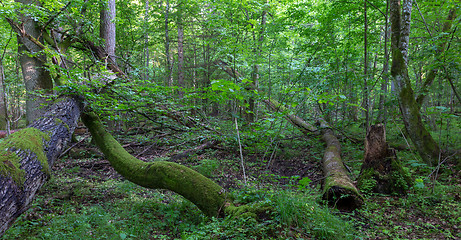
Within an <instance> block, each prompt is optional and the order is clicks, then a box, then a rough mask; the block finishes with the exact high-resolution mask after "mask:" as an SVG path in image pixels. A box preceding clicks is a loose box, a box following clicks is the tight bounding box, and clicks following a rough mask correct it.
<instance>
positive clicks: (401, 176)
mask: <svg viewBox="0 0 461 240" xmlns="http://www.w3.org/2000/svg"><path fill="white" fill-rule="evenodd" d="M357 185H358V187H359V188H360V189H361V190H362V191H372V192H377V193H387V194H391V193H392V194H404V193H406V191H407V190H408V188H409V187H410V186H412V185H413V184H412V180H411V178H410V175H409V173H408V171H406V170H405V169H404V168H403V167H402V165H401V164H400V161H399V160H398V159H397V156H396V154H395V151H394V150H393V149H390V148H389V146H388V144H387V143H386V129H385V128H384V125H382V124H377V125H372V126H371V127H370V130H369V131H368V133H367V137H366V140H365V158H364V162H363V164H362V170H361V172H360V176H359V178H358V180H357Z"/></svg>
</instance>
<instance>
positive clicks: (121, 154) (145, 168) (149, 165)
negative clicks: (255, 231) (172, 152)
mask: <svg viewBox="0 0 461 240" xmlns="http://www.w3.org/2000/svg"><path fill="white" fill-rule="evenodd" d="M82 121H83V123H84V124H85V125H86V126H87V127H88V129H89V130H90V132H91V135H92V136H93V138H94V140H95V143H96V145H97V146H98V147H99V149H100V150H101V151H102V152H103V153H104V155H105V156H106V158H107V159H108V160H109V162H110V164H111V165H112V167H114V169H115V170H116V171H117V172H118V173H120V174H121V175H122V176H123V177H125V178H126V179H127V180H129V181H131V182H133V183H135V184H137V185H140V186H143V187H146V188H151V189H167V190H171V191H173V192H175V193H177V194H179V195H181V196H183V197H184V198H186V199H187V200H189V201H191V202H192V203H194V204H195V205H196V206H197V207H198V208H199V209H200V210H201V211H202V212H203V213H204V214H206V215H207V216H209V217H222V216H226V215H243V216H251V217H254V218H257V214H258V213H261V212H265V211H269V210H270V208H268V207H265V206H256V207H247V206H245V205H243V206H239V207H236V206H234V205H233V199H232V198H231V197H230V196H229V195H228V193H227V192H226V191H225V189H223V188H222V187H220V186H219V185H218V184H216V183H215V182H213V181H212V180H210V179H209V178H206V177H205V176H203V175H202V174H200V173H198V172H196V171H194V170H192V169H190V168H188V167H185V166H182V165H180V164H177V163H174V162H166V161H154V162H143V161H141V160H139V159H136V158H135V157H133V156H131V155H130V154H129V153H128V152H127V151H126V150H125V149H124V148H123V147H122V146H121V145H120V143H118V142H117V141H116V140H115V139H114V138H113V137H112V136H111V135H110V134H109V133H108V132H107V131H106V130H105V129H104V127H103V125H102V123H101V121H100V120H99V118H98V116H97V115H96V114H94V113H88V114H83V115H82Z"/></svg>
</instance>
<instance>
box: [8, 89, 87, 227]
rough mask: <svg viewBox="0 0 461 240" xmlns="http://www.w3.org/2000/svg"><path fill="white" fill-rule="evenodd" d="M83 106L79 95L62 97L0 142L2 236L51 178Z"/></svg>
mask: <svg viewBox="0 0 461 240" xmlns="http://www.w3.org/2000/svg"><path fill="white" fill-rule="evenodd" d="M80 110H81V106H80V105H79V103H78V101H76V100H75V99H72V98H61V99H59V100H58V101H57V102H56V103H55V104H54V105H52V106H51V107H50V109H49V110H48V111H47V112H46V113H45V115H44V116H43V117H41V118H38V119H36V120H35V121H34V122H33V123H32V124H30V125H29V127H28V128H25V129H22V130H20V131H18V132H15V133H14V134H12V135H10V136H9V137H8V138H6V139H5V140H3V142H2V143H1V144H0V216H1V217H0V236H1V235H3V233H4V232H5V231H6V230H7V229H8V228H9V227H10V226H11V225H12V223H13V222H14V220H15V219H16V218H17V217H18V216H19V215H21V214H22V213H23V212H24V211H26V210H27V209H28V208H29V205H30V203H31V202H32V200H33V199H34V197H35V194H36V193H37V191H38V190H39V189H40V188H41V187H42V185H43V184H44V183H45V182H46V181H47V180H48V178H49V176H50V167H51V166H52V165H53V163H54V162H55V160H56V159H57V158H58V156H59V155H60V154H61V152H62V151H64V150H65V147H66V145H67V143H68V142H70V140H71V136H72V133H73V131H74V129H75V127H76V126H77V120H78V118H79V117H80Z"/></svg>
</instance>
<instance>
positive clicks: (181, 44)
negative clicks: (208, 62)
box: [178, 9, 185, 98]
mask: <svg viewBox="0 0 461 240" xmlns="http://www.w3.org/2000/svg"><path fill="white" fill-rule="evenodd" d="M178 11H181V10H180V9H179V10H178ZM181 18H182V15H181V14H179V17H178V87H179V88H184V87H185V85H184V84H185V83H184V28H183V27H184V26H183V24H182V19H181ZM183 95H184V92H183V91H182V90H179V98H182V97H183Z"/></svg>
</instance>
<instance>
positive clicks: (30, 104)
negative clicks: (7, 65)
mask: <svg viewBox="0 0 461 240" xmlns="http://www.w3.org/2000/svg"><path fill="white" fill-rule="evenodd" d="M16 2H19V3H22V4H24V5H30V4H35V1H32V0H16ZM20 22H21V27H22V29H21V30H22V31H24V33H26V35H29V36H31V37H33V38H35V39H36V40H37V42H33V41H31V40H30V39H29V38H27V37H26V35H25V34H19V35H18V45H19V48H18V52H19V54H20V55H19V62H20V64H21V67H22V76H23V78H24V84H25V87H26V91H27V95H26V119H27V122H28V123H32V122H33V121H34V120H35V119H36V118H37V117H39V116H41V115H43V113H44V112H45V108H43V106H42V105H43V104H44V103H45V102H46V97H42V96H40V95H39V94H38V92H39V91H44V92H43V93H44V94H47V93H50V92H51V90H52V88H53V83H52V81H51V76H50V73H49V72H48V71H47V70H46V69H45V63H46V56H45V54H41V53H40V51H41V50H42V47H41V46H39V45H40V44H43V38H42V37H41V35H42V34H41V32H40V28H39V26H38V24H37V22H36V21H34V20H33V19H32V17H30V16H27V15H23V14H20ZM13 29H15V27H13ZM31 53H32V54H37V55H36V56H30V55H29V54H31Z"/></svg>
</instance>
